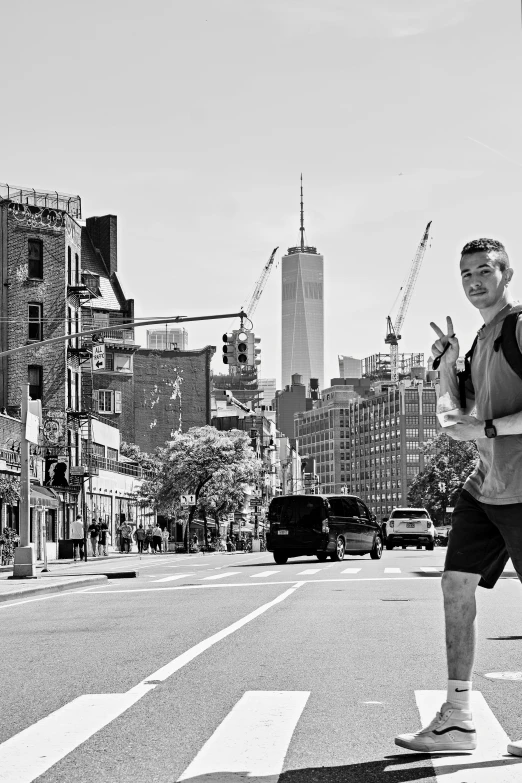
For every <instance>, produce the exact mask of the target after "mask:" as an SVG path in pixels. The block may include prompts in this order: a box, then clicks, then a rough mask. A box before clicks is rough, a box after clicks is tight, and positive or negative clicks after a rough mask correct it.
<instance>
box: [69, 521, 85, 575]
mask: <svg viewBox="0 0 522 783" xmlns="http://www.w3.org/2000/svg"><path fill="white" fill-rule="evenodd" d="M69 534H70V536H71V538H72V541H73V557H74V562H75V563H76V561H77V560H78V558H79V559H80V560H83V521H82V517H81V514H78V516H77V517H76V519H75V520H74V522H71V527H70V530H69Z"/></svg>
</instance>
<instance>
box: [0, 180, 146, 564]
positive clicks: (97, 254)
mask: <svg viewBox="0 0 522 783" xmlns="http://www.w3.org/2000/svg"><path fill="white" fill-rule="evenodd" d="M116 230H117V225H116V217H115V216H114V215H106V216H104V217H101V218H100V217H93V218H88V219H87V220H86V221H85V222H84V221H82V214H81V200H80V198H79V196H69V195H66V194H60V193H57V192H54V191H53V192H50V191H49V192H46V191H36V190H34V189H31V188H13V187H10V186H7V185H0V312H1V314H2V318H0V352H4V351H8V350H11V349H15V348H20V347H23V348H25V350H23V351H21V352H17V353H15V354H12V355H10V356H8V357H5V356H4V357H0V409H4V410H5V413H6V414H7V415H9V416H11V418H13V419H17V418H19V416H20V410H21V394H22V388H24V387H25V385H26V384H27V383H29V394H30V397H31V399H32V400H40V401H41V406H42V428H41V433H40V438H41V445H40V448H41V450H42V454H43V456H44V457H45V473H44V475H42V476H38V475H34V476H33V477H32V478H33V481H34V487H32V489H31V492H33V491H34V492H37V489H36V487H37V485H38V484H42V483H44V484H46V485H47V486H50V487H52V490H53V492H54V493H55V495H56V496H57V497H58V500H56V498H55V502H54V506H55V520H54V522H53V524H52V525H51V528H50V530H48V535H47V540H48V542H50V544H52V545H54V550H55V551H54V552H52V547H51V551H50V556H56V545H57V541H58V539H61V538H67V537H68V532H69V523H70V522H71V520H72V519H73V518H74V516H75V515H76V513H77V512H78V510H79V489H80V484H79V483H78V482H76V483H75V481H74V480H73V479H72V476H71V474H70V468H71V467H73V466H74V467H78V466H81V465H87V466H89V461H90V460H91V458H92V457H93V455H94V454H95V452H94V451H93V449H94V444H93V443H92V420H93V417H100V416H107V415H112V421H111V423H112V424H114V423H115V421H114V419H115V414H116V413H118V412H119V411H121V413H120V417H121V416H124V415H125V414H124V409H123V402H124V401H125V398H127V399H128V401H129V404H128V406H127V407H126V408H125V411H127V410H129V411H131V412H132V411H133V406H132V392H131V391H130V389H131V384H129V380H130V381H131V382H132V355H133V353H134V352H135V351H136V349H137V348H138V346H137V345H136V343H135V342H134V335H133V332H132V331H131V330H130V329H127V328H125V323H126V322H129V321H130V320H131V319H132V317H133V301H132V300H127V299H126V298H125V296H124V294H123V291H122V289H121V286H120V284H119V281H118V277H117V235H116ZM94 326H107V327H108V329H107V332H105V333H104V335H103V336H102V337H101V338H100V340H101V342H100V341H99V344H101V345H102V347H103V349H104V353H105V360H106V375H105V377H104V378H102V376H101V375H99V374H98V373H96V372H93V369H92V365H91V351H92V340H83V339H82V338H74V339H72V340H69V341H59V342H57V343H55V344H51V345H39V343H40V342H41V341H43V340H49V339H51V338H59V337H60V336H66V335H68V334H75V333H77V332H80V331H81V330H82V328H83V329H88V328H89V327H94ZM118 409H119V410H118ZM132 415H133V414H132ZM0 436H2V433H0ZM8 441H9V438H7V441H6V443H3V442H2V441H0V449H4V450H5V451H8V450H9V449H8ZM85 444H87V445H85ZM6 447H7V448H6ZM113 451H116V453H115V454H112V456H113V457H114V459H113V460H112V461H111V466H110V468H111V470H110V472H111V473H112V476H111V478H110V480H111V481H112V482H113V487H114V492H116V493H119V497H120V499H121V500H122V502H123V500H124V499H125V498H127V499H130V495H132V494H133V491H134V490H132V491H131V490H130V489H129V486H128V481H127V479H126V478H124V477H125V476H126V475H128V472H129V469H128V467H126V468H125V470H123V468H122V469H121V471H120V469H119V460H120V455H119V453H117V450H113ZM89 452H91V453H89ZM138 473H139V470H138ZM120 474H121V475H120ZM135 478H137V479H139V478H140V476H138V475H137V474H136V475H135ZM129 493H130V494H129ZM51 495H52V493H51ZM49 502H50V501H49ZM40 505H42V504H40ZM44 505H45V504H44ZM120 505H121V504H120ZM86 508H89V504H88V503H87V506H86ZM106 521H110V522H111V527H112V532H113V533H114V529H115V523H116V520H115V519H114V518H111V519H108V520H106ZM38 525H39V528H40V522H39V523H38ZM31 530H32V528H31ZM35 536H36V540H40V535H39V533H38V534H36V533H35ZM113 540H114V538H113Z"/></svg>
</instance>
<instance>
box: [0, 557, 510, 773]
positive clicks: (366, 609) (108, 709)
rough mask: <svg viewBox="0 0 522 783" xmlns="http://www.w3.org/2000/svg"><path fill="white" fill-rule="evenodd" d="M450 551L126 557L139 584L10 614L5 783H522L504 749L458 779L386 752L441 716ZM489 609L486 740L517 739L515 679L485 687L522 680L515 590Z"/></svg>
mask: <svg viewBox="0 0 522 783" xmlns="http://www.w3.org/2000/svg"><path fill="white" fill-rule="evenodd" d="M444 552H445V550H443V549H438V550H435V551H434V552H426V551H424V550H422V551H420V550H416V549H408V550H401V549H399V550H393V551H392V552H386V551H385V552H384V554H383V558H382V560H381V561H372V560H370V558H369V557H368V556H366V557H364V558H357V557H347V558H346V559H345V560H344V561H343V562H342V563H331V562H330V561H328V562H326V563H318V562H317V561H316V560H315V559H314V558H300V559H296V560H291V561H289V562H288V563H287V564H286V565H284V566H278V565H275V563H274V562H273V559H272V556H271V555H270V554H269V553H261V554H251V555H243V554H236V555H234V556H229V555H224V554H223V555H192V556H183V555H162V556H160V555H155V556H152V555H147V556H144V557H143V558H142V559H141V561H140V560H139V559H138V558H137V557H135V556H129V557H128V558H124V562H123V563H122V562H121V561H106V562H105V563H103V566H104V570H105V571H107V572H108V571H110V570H111V569H116V570H119V569H121V568H123V567H125V568H126V569H127V568H131V567H136V568H138V569H139V577H138V578H137V579H125V580H122V579H114V580H111V579H109V581H108V582H107V583H105V584H102V585H100V586H96V587H87V588H81V589H80V590H78V591H75V592H71V593H67V594H53V595H47V596H42V597H39V598H37V599H30V598H28V599H27V600H26V601H20V600H19V601H17V602H16V604H10V603H4V604H1V605H0V618H1V621H2V635H1V641H0V654H1V659H2V687H1V689H0V743H1V744H0V782H1V783H4V782H5V783H24V781H32V780H38V781H41V783H51V781H52V783H58V781H59V782H60V783H71V782H72V781H75V782H76V781H78V782H79V783H91V782H92V783H94V782H95V781H96V783H101V782H102V781H103V783H105V782H107V783H120V782H121V783H123V782H125V783H127V781H137V782H138V783H142V781H143V783H156V781H157V782H158V783H174V782H175V781H178V780H188V781H191V782H192V783H236V781H240V780H241V781H243V780H245V781H250V783H251V782H252V781H256V783H261V781H263V783H276V782H277V781H278V780H279V781H280V783H316V782H317V783H341V781H342V782H343V783H356V782H357V783H370V782H372V783H373V782H374V781H375V782H376V783H377V781H379V783H380V782H381V781H389V783H399V782H401V783H402V782H403V781H420V782H422V781H440V783H442V781H444V783H486V781H487V783H511V781H514V780H521V779H522V759H519V760H516V759H514V758H513V757H507V756H505V746H504V741H503V740H502V741H496V740H495V741H496V742H497V746H496V747H495V748H494V749H493V750H491V749H490V748H489V746H488V749H487V753H486V752H485V751H484V752H483V755H482V756H478V755H476V754H471V755H462V756H457V757H453V758H452V761H451V764H452V766H450V767H441V766H440V765H441V764H443V763H444V762H443V761H440V758H441V757H437V758H436V759H433V760H432V759H430V758H429V757H428V756H425V755H417V754H410V753H408V752H407V751H403V750H401V749H399V748H398V747H397V746H395V744H394V742H393V739H394V736H395V734H396V733H399V732H405V731H413V730H416V729H417V728H418V727H419V726H420V721H421V718H420V715H419V709H420V707H418V706H417V705H418V704H419V703H420V702H419V699H421V700H422V698H428V700H430V699H431V700H432V701H433V700H434V701H433V703H434V704H436V705H437V706H439V705H440V702H441V701H442V700H443V699H441V698H439V694H437V693H435V694H434V693H433V692H434V691H440V690H443V689H444V688H445V684H446V674H445V662H444V645H443V617H442V604H441V592H440V571H441V569H442V564H443V560H444ZM100 566H101V564H100V563H94V562H93V563H89V564H88V566H87V569H86V567H85V566H84V565H81V566H79V567H78V568H77V570H80V569H81V571H82V572H84V571H86V570H87V571H88V572H92V571H96V570H100ZM390 569H393V570H390ZM67 571H68V572H69V571H72V567H71V566H69V567H68V568H67ZM478 603H479V616H480V631H479V633H480V643H479V651H478V656H477V662H476V670H475V677H474V685H475V689H476V691H478V692H479V697H480V698H482V697H484V699H485V702H484V703H485V705H486V706H485V708H484V709H485V717H484V720H485V721H486V722H485V724H484V725H485V729H484V730H483V732H482V734H483V736H484V742H485V743H486V739H487V738H488V737H490V735H491V737H494V736H496V735H495V731H496V730H498V732H500V735H499V736H502V737H503V736H504V734H506V735H508V736H509V737H510V738H511V739H520V738H521V737H522V707H521V703H522V700H521V698H520V697H521V689H522V679H519V680H505V679H500V680H499V679H491V678H488V677H487V676H486V675H487V674H491V673H494V672H518V671H520V670H521V669H522V665H521V657H520V647H521V643H522V621H521V620H520V617H521V608H522V593H521V590H520V585H519V583H518V581H517V580H515V579H513V578H504V579H501V580H500V582H499V584H498V585H497V587H496V589H495V590H494V591H485V590H481V591H480V593H479V599H478ZM421 691H428V692H430V693H429V694H428V695H427V696H426V695H425V696H424V697H422V696H421V697H420V696H419V692H421ZM89 694H96V695H97V696H96V698H92V697H91V696H89ZM480 694H482V696H480ZM437 699H438V702H437ZM430 703H431V702H430ZM430 717H432V716H431V715H430ZM488 721H489V723H488ZM491 741H493V740H491ZM484 754H485V755H484ZM488 754H489V755H488ZM446 758H447V757H446Z"/></svg>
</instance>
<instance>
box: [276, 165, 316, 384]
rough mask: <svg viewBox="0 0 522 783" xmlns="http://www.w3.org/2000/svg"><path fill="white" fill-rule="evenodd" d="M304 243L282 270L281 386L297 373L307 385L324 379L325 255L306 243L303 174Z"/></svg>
mask: <svg viewBox="0 0 522 783" xmlns="http://www.w3.org/2000/svg"><path fill="white" fill-rule="evenodd" d="M299 231H300V234H301V242H300V244H299V245H298V246H297V247H290V248H288V253H287V255H286V256H283V259H282V263H281V272H282V282H283V289H282V378H281V382H282V386H283V387H285V386H287V385H290V384H291V383H292V375H294V374H296V373H298V374H299V375H301V376H302V378H303V383H304V385H305V386H306V388H308V386H309V384H310V378H318V379H319V387H320V388H323V380H324V299H323V293H324V288H323V256H321V255H320V254H319V253H318V252H317V248H315V247H310V246H309V245H305V233H304V232H305V229H304V211H303V178H302V177H301V227H300V229H299Z"/></svg>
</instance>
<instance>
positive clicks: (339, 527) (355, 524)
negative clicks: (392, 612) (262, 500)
mask: <svg viewBox="0 0 522 783" xmlns="http://www.w3.org/2000/svg"><path fill="white" fill-rule="evenodd" d="M267 519H268V522H269V524H270V530H269V531H268V532H267V535H266V548H267V549H268V551H269V552H272V553H273V555H274V560H275V562H276V563H278V564H279V565H282V564H283V563H286V561H287V560H288V558H290V557H300V556H303V555H315V556H316V557H317V559H318V560H320V561H321V562H323V561H325V560H326V558H327V557H331V559H332V560H335V561H339V560H343V558H344V556H345V554H349V555H360V556H362V555H367V554H369V555H370V557H371V558H372V559H373V560H379V559H380V558H381V556H382V548H383V537H382V531H381V525H380V524H379V523H378V522H377V521H376V518H375V515H374V514H371V513H370V511H369V510H368V508H367V506H366V505H365V504H364V503H363V501H362V500H361V499H360V498H358V497H356V496H355V495H280V496H279V497H276V498H274V499H273V500H272V501H271V503H270V507H269V509H268V517H267Z"/></svg>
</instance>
